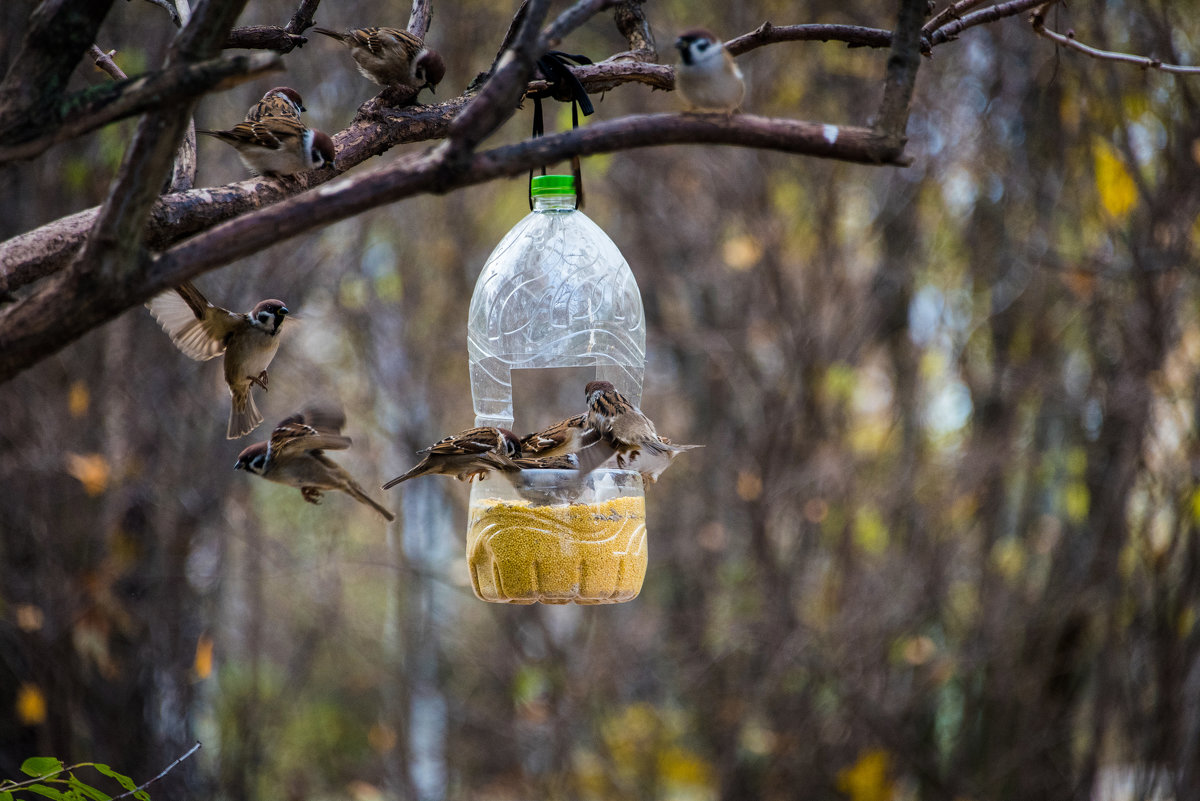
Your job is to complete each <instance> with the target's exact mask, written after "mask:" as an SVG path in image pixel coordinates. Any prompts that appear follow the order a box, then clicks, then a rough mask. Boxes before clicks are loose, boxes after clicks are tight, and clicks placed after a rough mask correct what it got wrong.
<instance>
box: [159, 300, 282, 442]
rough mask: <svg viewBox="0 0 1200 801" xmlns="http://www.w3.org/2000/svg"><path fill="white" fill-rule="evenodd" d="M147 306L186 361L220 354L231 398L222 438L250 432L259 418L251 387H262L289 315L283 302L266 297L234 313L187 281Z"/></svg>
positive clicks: (264, 384)
mask: <svg viewBox="0 0 1200 801" xmlns="http://www.w3.org/2000/svg"><path fill="white" fill-rule="evenodd" d="M146 308H148V309H149V310H150V313H151V314H153V315H154V318H155V319H156V320H158V324H159V325H161V326H162V327H163V330H164V331H166V332H167V335H168V336H170V337H171V341H172V342H174V343H175V346H176V347H177V348H179V349H180V350H181V351H183V353H184V355H185V356H187V357H188V358H191V359H195V360H196V361H200V362H204V361H208V360H209V359H213V358H216V357H217V356H220V355H221V354H222V353H224V354H225V383H226V384H228V385H229V394H230V395H231V396H232V397H233V408H232V411H231V412H230V414H229V430H228V432H227V433H226V437H227V438H229V439H237V438H238V437H240V436H242V435H243V434H248V433H250V432H251V431H253V430H254V429H255V428H256V427H257V426H258V424H259V423H261V422H262V415H261V414H259V412H258V407H257V406H255V405H254V396H253V395H252V394H251V393H250V387H251V386H252V385H254V384H257V385H258V386H260V387H262V388H263V390H264V391H265V390H266V389H267V366H268V365H269V364H270V363H271V359H273V358H275V351H277V350H278V349H279V328H280V326H281V325H283V318H284V317H286V316H287V315H288V313H289V312H288V307H287V306H285V305H284V303H283V301H282V300H276V299H275V298H268V299H267V300H264V301H260V302H259V303H258V305H256V306H255V307H254V308H253V309H251V310H250V311H249V312H246V313H245V314H238V313H236V312H231V311H229V310H228V309H222V308H221V307H220V306H214V305H212V304H211V303H209V302H208V299H207V298H205V297H204V295H203V294H202V293H201V292H200V290H199V289H197V288H196V287H195V285H193V284H192V283H191V282H190V281H187V282H185V283H183V284H181V285H180V286H178V287H176V288H175V289H172V290H170V291H168V292H164V293H162V294H161V295H158V296H156V297H154V298H152V299H151V300H150V302H149V303H147V304H146Z"/></svg>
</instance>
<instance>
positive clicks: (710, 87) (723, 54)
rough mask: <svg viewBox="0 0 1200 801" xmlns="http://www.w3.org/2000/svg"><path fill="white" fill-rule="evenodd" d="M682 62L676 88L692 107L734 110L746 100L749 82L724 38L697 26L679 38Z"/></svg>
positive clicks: (706, 109)
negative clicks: (730, 52) (727, 47)
mask: <svg viewBox="0 0 1200 801" xmlns="http://www.w3.org/2000/svg"><path fill="white" fill-rule="evenodd" d="M675 47H676V48H677V49H678V50H679V58H680V63H679V65H678V66H677V67H676V68H675V88H676V89H678V90H679V94H680V95H682V96H683V100H684V102H685V103H687V105H688V110H689V111H723V112H725V113H726V114H732V113H733V112H734V111H735V110H736V109H737V107H738V106H740V105H741V104H742V98H743V97H744V96H745V94H746V82H745V80H744V79H743V78H742V71H741V70H740V69H738V65H737V63H736V62H735V61H734V60H733V56H731V55H729V51H728V50H726V49H725V45H724V44H722V43H721V40H720V39H718V38H717V37H716V36H714V35H713V33H712V32H711V31H708V30H705V29H704V28H693V29H692V30H690V31H685V32H684V33H682V34H680V36H679V38H678V39H676V40H675Z"/></svg>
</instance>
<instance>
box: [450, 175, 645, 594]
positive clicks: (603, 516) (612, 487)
mask: <svg viewBox="0 0 1200 801" xmlns="http://www.w3.org/2000/svg"><path fill="white" fill-rule="evenodd" d="M532 194H533V201H534V207H533V211H532V212H531V213H530V214H529V215H528V216H526V217H525V218H524V219H523V220H521V221H520V222H519V223H517V225H516V226H515V227H514V228H513V229H512V230H511V231H509V232H508V234H507V235H506V236H505V237H504V239H503V240H501V242H500V244H499V245H497V246H496V249H495V250H493V251H492V254H491V256H489V257H488V260H487V263H486V264H485V265H484V267H483V271H482V272H481V273H480V275H479V279H478V281H477V282H476V284H475V292H474V294H473V295H472V297H471V309H470V313H469V316H468V321H467V348H468V352H469V357H470V365H471V393H472V395H473V397H474V401H475V415H476V417H475V424H476V425H480V426H500V427H503V428H511V427H512V424H513V387H512V371H513V370H540V369H553V368H561V367H573V368H579V367H583V368H591V369H592V371H593V377H594V378H595V379H598V380H604V381H611V382H612V383H613V385H614V386H615V387H616V388H617V389H618V390H619V391H620V392H621V393H622V394H624V395H625V396H626V397H628V398H629V399H630V401H632V402H633V403H639V402H640V400H641V394H642V374H643V371H644V367H645V356H646V318H645V313H644V311H643V310H642V297H641V293H640V292H638V287H637V282H636V281H635V280H634V277H633V272H632V271H631V270H630V269H629V264H628V263H627V262H626V261H625V259H624V258H623V257H622V256H621V253H620V251H619V250H617V247H616V245H614V244H613V242H612V240H611V239H609V238H608V236H606V235H605V233H604V231H602V230H601V229H600V227H599V226H597V225H596V224H595V223H594V222H592V221H591V220H590V219H588V218H587V216H586V215H584V213H583V212H581V211H578V210H577V209H576V208H575V186H574V178H573V176H570V175H543V176H540V177H536V178H534V179H533V183H532ZM578 394H579V405H578V407H576V408H571V409H564V410H562V412H563V413H562V415H561V416H562V417H563V418H566V417H569V416H571V415H573V414H576V413H578V412H581V411H583V410H584V405H583V385H582V384H580V386H579V388H578ZM548 422H552V421H548ZM520 483H521V486H520V487H518V486H516V485H514V483H513V482H512V481H510V477H509V476H506V475H504V474H500V473H491V474H490V475H489V476H488V477H487V478H485V479H483V480H481V481H477V482H475V483H474V484H473V485H472V488H471V504H470V523H469V527H468V531H467V565H468V567H469V569H470V573H471V584H472V586H473V587H474V589H475V594H476V595H477V596H478V597H479V598H481V599H483V600H485V601H492V602H496V603H516V604H530V603H534V602H537V601H540V602H542V603H556V604H561V603H569V602H571V603H577V604H599V603H620V602H621V601H628V600H630V599H632V598H634V597H636V596H637V594H638V592H639V591H640V590H641V587H642V580H643V579H644V578H645V575H646V502H645V494H644V491H643V487H642V479H641V476H640V475H638V473H637V472H635V471H630V470H615V469H614V470H610V469H605V468H601V469H598V470H595V471H593V472H592V473H591V474H589V475H588V476H587V477H586V478H585V479H584V480H583V481H582V482H581V481H580V479H579V475H578V472H577V471H574V470H526V471H523V472H522V473H521V476H520Z"/></svg>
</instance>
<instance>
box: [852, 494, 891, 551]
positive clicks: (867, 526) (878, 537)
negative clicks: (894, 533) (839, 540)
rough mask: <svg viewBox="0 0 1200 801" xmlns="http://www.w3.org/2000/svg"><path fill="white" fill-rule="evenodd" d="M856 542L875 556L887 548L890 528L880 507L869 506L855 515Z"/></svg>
mask: <svg viewBox="0 0 1200 801" xmlns="http://www.w3.org/2000/svg"><path fill="white" fill-rule="evenodd" d="M854 544H855V545H857V546H858V547H859V548H861V549H862V550H863V551H865V552H866V553H869V554H872V555H875V556H878V555H879V554H881V553H883V552H884V551H886V550H887V547H888V530H887V526H886V525H885V524H884V522H883V518H882V517H881V516H880V515H879V510H878V509H875V508H874V507H871V506H868V507H866V508H865V509H860V510H859V512H858V514H856V515H855V516H854Z"/></svg>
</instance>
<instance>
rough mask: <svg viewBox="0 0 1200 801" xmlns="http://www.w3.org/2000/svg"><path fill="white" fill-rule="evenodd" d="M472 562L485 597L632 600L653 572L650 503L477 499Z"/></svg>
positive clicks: (469, 548) (579, 601)
mask: <svg viewBox="0 0 1200 801" xmlns="http://www.w3.org/2000/svg"><path fill="white" fill-rule="evenodd" d="M467 566H468V567H469V568H470V571H471V585H472V586H473V587H474V588H475V594H476V595H477V596H479V597H480V598H482V599H483V600H485V601H496V602H501V603H514V604H531V603H534V602H535V601H540V602H542V603H547V604H565V603H569V602H573V603H577V604H604V603H620V602H621V601H628V600H631V599H633V598H635V597H637V594H638V592H640V591H641V589H642V580H643V579H644V578H645V577H646V500H645V498H642V497H630V498H614V499H612V500H608V501H602V502H599V503H573V504H569V505H560V506H532V505H530V504H529V503H528V502H526V501H500V500H496V499H486V500H483V501H480V502H477V503H475V504H474V505H472V507H471V520H470V526H469V528H468V531H467Z"/></svg>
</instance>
